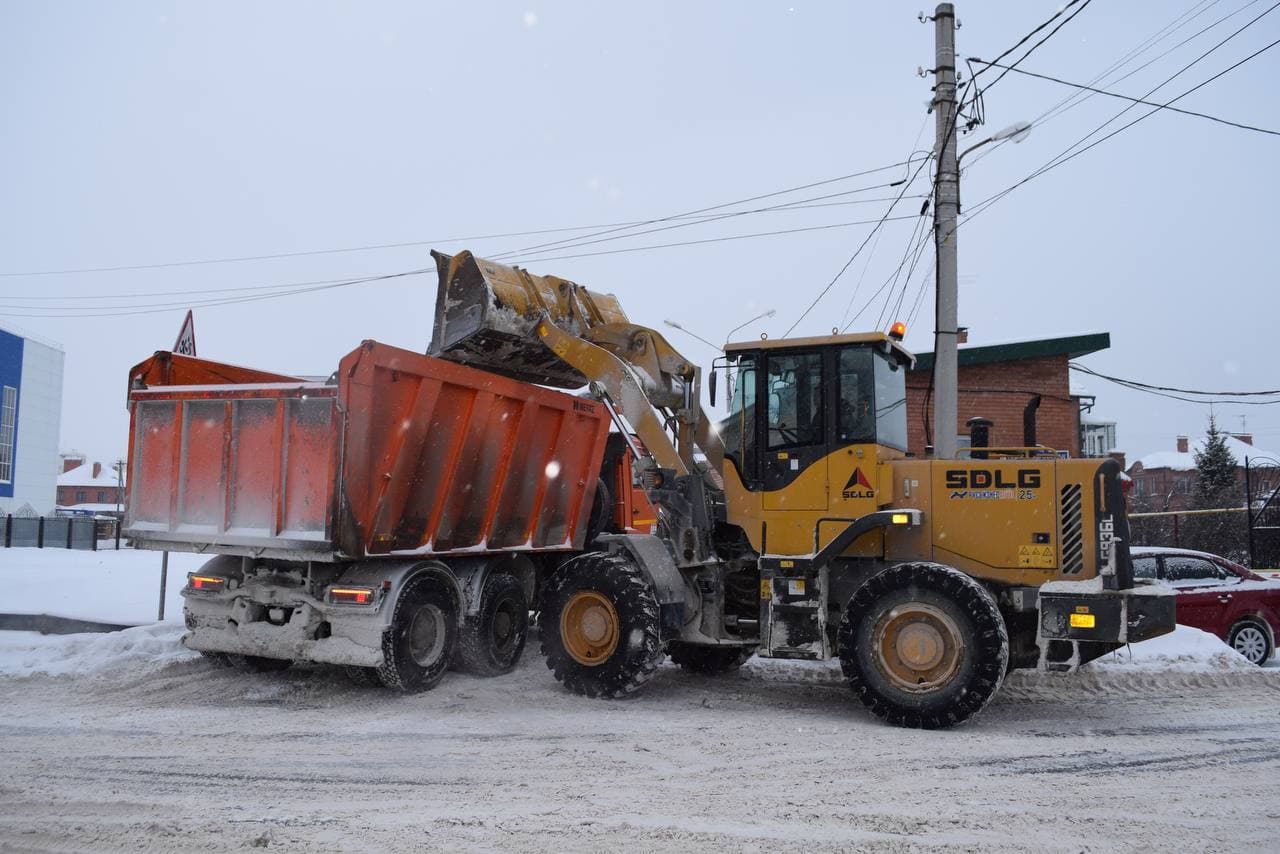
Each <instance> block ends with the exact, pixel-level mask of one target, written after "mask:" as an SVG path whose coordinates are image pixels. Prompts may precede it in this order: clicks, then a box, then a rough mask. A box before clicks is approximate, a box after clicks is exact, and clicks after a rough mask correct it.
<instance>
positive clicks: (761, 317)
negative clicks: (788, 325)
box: [662, 308, 778, 352]
mask: <svg viewBox="0 0 1280 854" xmlns="http://www.w3.org/2000/svg"><path fill="white" fill-rule="evenodd" d="M777 313H778V310H777V309H776V308H771V309H769V310H768V311H766V312H764V313H763V314H757V315H756V316H755V317H753V318H751V319H750V320H744V321H743V322H742V323H739V324H738V325H737V326H735V327H733V328H732V329H730V330H729V331H728V332H727V333H725V336H724V343H725V344H728V343H729V339H730V338H732V337H733V333H735V332H737V331H738V330H739V329H742V328H744V327H747V326H750V325H751V324H753V323H755V322H756V321H757V320H764V319H765V318H766V317H773V316H774V315H775V314H777ZM662 322H663V323H665V324H666V325H667V326H670V327H671V328H672V329H679V330H680V331H681V332H683V333H684V334H685V335H689V336H692V337H694V338H697V339H698V340H699V341H701V342H702V343H703V344H706V345H707V346H708V347H714V348H716V349H717V350H719V351H721V352H723V351H724V344H712V343H711V342H710V341H708V340H707V339H705V338H703V337H702V336H701V335H699V334H698V333H696V332H694V331H693V330H691V329H689V328H687V327H684V326H681V325H680V324H679V323H677V322H675V321H674V320H664V321H662Z"/></svg>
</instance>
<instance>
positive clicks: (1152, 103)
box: [973, 58, 1280, 136]
mask: <svg viewBox="0 0 1280 854" xmlns="http://www.w3.org/2000/svg"><path fill="white" fill-rule="evenodd" d="M973 61H974V62H983V60H981V59H977V58H975V59H974V60H973ZM985 64H986V65H990V66H992V67H993V68H1004V69H1006V70H1008V71H1016V72H1018V73H1019V74H1025V75H1026V76H1027V77H1035V78H1037V79H1039V80H1048V81H1050V82H1052V83H1061V84H1062V85H1064V86H1073V87H1075V88H1076V89H1083V90H1084V91H1086V92H1093V93H1094V94H1097V95H1107V96H1109V97H1112V98H1119V99H1121V100H1123V101H1131V102H1133V103H1135V104H1145V105H1146V106H1148V107H1156V108H1157V109H1161V110H1168V111H1169V112H1172V113H1182V114H1183V115H1186V116H1195V117H1197V118H1201V119H1208V120H1209V121H1211V122H1218V123H1219V124H1224V125H1229V126H1231V127H1233V128H1240V129H1241V130H1252V131H1257V132H1258V133H1266V134H1271V135H1272V136H1280V131H1275V130H1267V129H1266V128H1260V127H1255V126H1253V125H1246V124H1241V123H1240V122H1233V121H1228V120H1227V119H1220V118H1218V117H1217V116H1211V115H1209V114H1207V113H1197V112H1195V111H1194V110H1184V109H1182V108H1180V107H1171V106H1169V105H1167V104H1160V103H1157V102H1155V101H1144V100H1143V99H1141V98H1131V97H1130V96H1128V95H1121V94H1120V93H1118V92H1108V91H1107V90H1106V89H1095V88H1094V87H1092V86H1086V85H1085V84H1083V83H1072V82H1071V81H1070V80H1063V79H1061V78H1059V77H1050V76H1049V75H1048V74H1037V73H1035V72H1034V71H1026V70H1024V69H1021V68H1014V67H1013V66H1012V65H999V64H997V63H994V62H988V63H985Z"/></svg>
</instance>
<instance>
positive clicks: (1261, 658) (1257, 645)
mask: <svg viewBox="0 0 1280 854" xmlns="http://www.w3.org/2000/svg"><path fill="white" fill-rule="evenodd" d="M1227 644H1228V645H1229V646H1230V647H1231V648H1232V649H1234V650H1235V651H1236V652H1238V653H1240V654H1241V655H1243V656H1244V657H1245V658H1247V659H1248V660H1249V662H1250V663H1252V664H1257V665H1262V664H1265V663H1266V661H1267V659H1269V658H1271V653H1272V652H1274V651H1275V648H1274V646H1272V643H1271V635H1270V633H1269V632H1268V631H1267V630H1266V627H1265V626H1263V625H1262V624H1261V623H1259V622H1257V621H1256V620H1241V621H1240V622H1238V623H1236V624H1235V625H1234V626H1232V627H1231V633H1230V634H1228V635H1227Z"/></svg>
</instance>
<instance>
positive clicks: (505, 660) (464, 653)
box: [458, 572, 529, 676]
mask: <svg viewBox="0 0 1280 854" xmlns="http://www.w3.org/2000/svg"><path fill="white" fill-rule="evenodd" d="M528 633H529V600H528V599H526V598H525V595H524V585H523V584H521V583H520V580H519V579H518V578H516V577H515V576H514V575H512V574H510V573H508V572H495V573H491V574H490V575H489V577H488V578H486V579H485V580H484V588H483V589H482V590H481V591H480V605H479V608H478V609H477V613H476V614H475V616H472V617H467V620H466V622H465V623H464V624H463V626H462V634H461V636H460V637H459V639H458V666H459V668H460V669H462V670H464V671H466V672H468V673H474V674H476V675H477V676H498V675H501V674H503V673H509V672H511V670H512V669H513V668H514V667H515V666H516V662H518V661H519V660H520V653H522V652H524V643H525V640H526V638H527V636H528Z"/></svg>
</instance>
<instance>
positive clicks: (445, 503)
mask: <svg viewBox="0 0 1280 854" xmlns="http://www.w3.org/2000/svg"><path fill="white" fill-rule="evenodd" d="M129 407H130V411H131V424H130V451H129V502H128V508H127V511H126V514H125V523H124V526H125V527H124V532H125V534H126V536H128V537H130V538H131V539H132V540H133V541H134V543H135V544H136V545H137V546H138V547H141V548H152V549H165V550H172V551H193V552H200V553H207V554H211V555H217V556H216V557H214V558H213V559H212V560H210V561H209V562H208V563H207V564H206V565H205V566H204V567H203V568H202V569H201V570H200V571H199V572H197V573H193V574H192V575H191V576H190V577H189V580H188V585H187V587H186V589H185V590H184V591H183V595H184V597H185V603H186V605H185V617H186V623H187V628H188V633H187V635H186V636H185V639H184V643H186V645H187V646H189V647H191V648H192V649H196V650H199V651H201V652H202V653H204V654H206V655H207V656H209V657H212V658H214V659H216V660H219V661H222V662H226V663H231V664H235V665H237V666H241V667H245V668H251V669H260V670H266V669H278V668H281V667H284V666H287V665H288V663H289V662H291V661H294V660H310V661H320V662H328V663H333V664H340V665H347V666H349V667H351V668H352V669H353V674H355V675H358V676H361V677H365V678H368V679H370V680H371V681H372V680H375V679H376V680H377V681H380V682H382V683H383V684H385V685H387V686H389V687H393V688H397V689H400V690H406V691H413V690H423V689H425V688H429V687H431V685H433V684H434V683H435V682H436V681H438V680H439V679H440V677H441V676H442V675H443V673H444V671H445V670H446V669H447V668H448V666H449V664H450V663H451V661H453V660H455V656H456V660H457V661H458V663H460V664H461V665H463V666H464V667H466V668H468V669H471V670H474V671H477V672H481V673H489V674H493V673H501V672H503V671H505V670H508V669H510V667H512V666H513V665H514V663H515V661H516V659H517V658H518V656H519V655H520V652H521V650H522V649H523V646H524V640H525V632H526V628H527V623H528V611H529V604H528V603H529V601H530V600H531V599H532V597H533V595H534V592H535V587H536V585H537V583H538V579H539V576H540V574H541V573H542V571H543V568H544V566H546V567H550V566H552V565H554V564H555V563H556V562H558V560H560V559H562V558H563V557H564V555H565V553H573V552H576V551H580V550H581V549H582V548H583V547H584V544H585V543H587V542H588V541H589V540H590V539H593V538H594V535H595V534H596V533H598V532H599V531H600V530H601V529H604V528H606V527H610V526H614V525H616V524H622V525H623V527H626V526H627V524H628V523H629V517H628V518H627V519H626V520H624V521H622V522H620V521H618V519H617V518H615V517H617V516H618V513H619V512H621V511H622V510H623V509H625V510H626V511H627V512H635V513H637V514H641V512H640V511H638V510H635V511H633V510H632V509H631V508H630V507H624V505H625V504H627V503H628V502H629V501H630V499H631V496H630V495H625V494H624V493H626V492H627V490H626V489H622V490H618V492H619V494H620V495H623V497H624V498H626V499H627V501H626V502H624V501H619V502H618V503H617V504H616V505H615V503H614V502H613V501H612V499H611V498H610V495H611V493H612V491H613V490H610V489H609V487H608V486H606V485H605V483H604V481H603V480H602V479H601V477H600V474H601V470H602V466H604V465H606V463H605V460H606V458H609V459H610V460H611V463H610V465H611V467H612V468H613V469H615V470H614V471H610V472H609V478H608V479H613V478H614V477H616V476H617V471H616V469H617V466H618V465H621V464H624V463H625V462H626V461H627V460H626V458H625V455H624V454H622V453H620V451H619V450H617V449H614V450H613V451H610V448H611V447H612V446H614V445H618V444H620V442H619V441H617V440H619V439H620V437H618V436H616V434H615V436H614V439H615V441H613V442H610V441H609V423H610V422H609V415H608V413H607V412H606V411H605V408H604V407H603V406H602V405H601V404H600V403H597V402H595V401H591V400H585V399H582V398H578V397H574V396H572V395H569V394H565V393H562V392H557V391H551V390H548V389H545V388H541V387H539V386H535V385H530V384H528V383H523V382H519V381H517V380H512V379H507V378H504V377H500V376H496V375H494V374H491V373H487V372H484V371H480V370H476V369H474V368H469V367H466V366H463V365H458V364H454V363H450V362H446V361H442V360H440V359H436V358H432V357H430V356H424V355H421V354H418V353H412V352H409V351H406V350H401V349H398V348H395V347H390V346H387V345H384V344H378V343H376V342H373V341H366V342H364V343H362V344H361V345H360V346H359V347H358V348H356V349H355V350H353V351H352V352H351V353H349V354H347V356H345V357H344V358H343V359H342V361H341V362H340V364H339V365H338V370H337V372H336V373H335V374H334V375H333V376H332V377H331V378H329V379H328V380H327V381H312V380H307V379H303V378H299V377H290V376H284V375H280V374H271V373H266V372H262V371H255V370H249V369H245V368H237V367H234V366H230V365H222V364H218V363H215V362H209V361H206V360H202V359H195V358H191V357H185V356H179V355H176V354H172V353H157V354H156V355H155V356H153V357H152V358H150V359H148V360H147V361H145V362H143V363H142V364H140V365H138V366H136V367H135V368H134V369H133V370H132V371H131V373H130V389H129ZM622 485H623V486H624V487H625V486H626V484H622ZM641 515H643V514H641ZM619 518H620V517H619Z"/></svg>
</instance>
